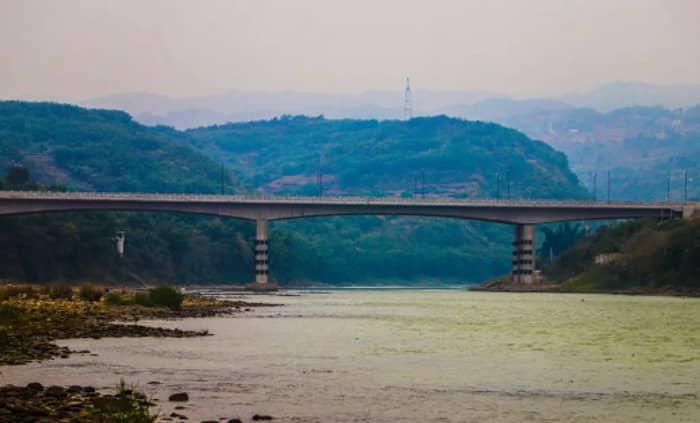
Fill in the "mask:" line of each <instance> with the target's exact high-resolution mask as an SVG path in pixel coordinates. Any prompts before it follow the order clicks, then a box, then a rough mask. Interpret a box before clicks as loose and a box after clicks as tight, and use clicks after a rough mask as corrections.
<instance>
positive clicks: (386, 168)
mask: <svg viewBox="0 0 700 423" xmlns="http://www.w3.org/2000/svg"><path fill="white" fill-rule="evenodd" d="M0 111H1V112H0V146H2V148H1V149H0V163H1V164H3V165H5V164H10V163H12V162H16V163H21V164H23V165H24V166H26V169H28V170H29V174H30V175H36V177H37V178H36V179H38V181H39V182H40V184H39V185H36V184H33V183H32V182H31V181H24V184H20V185H18V184H17V181H5V182H4V183H3V189H18V188H19V189H23V188H24V189H26V188H33V189H46V188H47V185H48V184H61V185H64V186H65V187H66V188H68V189H77V190H91V189H95V190H101V191H111V190H124V191H146V192H149V191H150V192H154V191H165V192H202V193H204V192H207V193H212V192H218V191H219V190H220V175H221V164H222V162H223V164H224V165H225V166H226V167H225V172H224V174H225V186H226V190H227V192H229V193H230V192H236V193H244V192H265V193H274V194H312V195H313V194H316V172H317V166H318V161H319V157H320V156H322V157H323V158H322V166H323V169H324V171H323V172H324V181H325V184H324V185H325V187H326V193H327V194H330V195H403V196H407V195H413V190H414V182H415V180H416V178H417V179H418V190H419V191H421V192H424V193H425V195H426V196H454V197H469V198H473V197H480V198H483V197H494V196H496V195H497V193H498V192H500V195H501V196H502V197H505V196H506V193H507V191H508V190H507V187H506V180H507V175H509V176H510V181H511V194H512V197H513V198H523V197H526V198H581V197H582V196H584V195H586V194H585V191H584V190H583V189H582V188H581V187H580V186H579V184H578V181H577V179H576V177H575V176H574V175H573V174H572V173H571V171H570V170H569V169H568V167H567V164H566V159H565V157H564V156H563V155H562V154H561V153H558V152H556V151H554V150H553V149H551V148H550V147H548V146H546V145H545V144H543V143H539V142H534V141H531V140H529V139H528V138H527V137H525V136H524V135H522V134H520V133H518V132H516V131H513V130H510V129H507V128H503V127H501V126H498V125H494V124H485V123H478V122H466V121H461V120H457V119H449V118H445V117H435V118H421V119H413V120H411V121H408V122H399V121H384V122H377V121H357V120H338V121H336V120H326V119H322V118H304V117H295V118H280V119H274V120H271V121H263V122H252V123H248V124H236V125H224V126H218V127H211V128H200V129H197V130H193V131H187V132H179V131H175V130H173V129H169V128H163V127H145V126H142V125H139V124H137V123H134V122H133V121H131V119H130V118H129V116H128V115H125V114H123V113H121V112H112V111H104V110H86V109H81V108H77V107H73V106H65V105H57V104H46V103H21V102H5V103H0ZM202 153H203V154H202ZM422 175H425V176H424V180H425V184H424V186H423V184H421V180H423V177H422ZM497 175H500V176H497ZM499 179H500V183H499V182H498V180H499ZM253 229H254V228H253V224H252V223H250V222H243V221H236V220H231V219H227V220H224V219H219V218H214V217H205V216H187V215H174V214H149V213H82V214H52V215H36V216H16V217H0V233H2V235H0V248H2V250H3V251H4V252H5V254H4V256H3V257H2V258H0V279H11V280H12V279H15V280H29V281H42V282H43V281H52V280H86V279H90V280H98V281H108V282H119V281H121V282H135V281H147V282H150V281H156V280H160V281H169V282H179V283H210V282H216V283H221V282H248V281H250V280H252V277H253V274H252V267H253V266H252V261H253V255H252V253H251V245H252V241H253V239H252V238H253ZM117 230H123V231H125V232H126V234H127V248H126V251H127V252H126V254H125V257H124V258H123V259H119V258H118V257H116V253H115V251H114V243H113V239H112V238H113V237H114V234H115V232H116V231H117ZM511 236H512V235H511V228H510V227H508V226H505V225H495V224H487V223H478V222H466V221H455V220H447V219H429V218H401V217H391V216H356V217H333V218H315V219H308V220H300V221H289V222H273V224H272V226H271V240H270V243H271V246H270V247H271V257H270V262H271V271H272V276H273V278H275V279H277V280H278V281H280V282H282V283H291V282H309V281H315V282H327V283H397V282H402V283H407V282H415V283H423V282H426V281H431V282H438V283H443V282H476V281H479V280H482V279H485V278H489V277H492V276H495V275H498V274H502V273H505V272H507V271H508V269H509V267H510V241H511Z"/></svg>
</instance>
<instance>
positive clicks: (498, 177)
mask: <svg viewBox="0 0 700 423" xmlns="http://www.w3.org/2000/svg"><path fill="white" fill-rule="evenodd" d="M496 198H501V174H500V173H496Z"/></svg>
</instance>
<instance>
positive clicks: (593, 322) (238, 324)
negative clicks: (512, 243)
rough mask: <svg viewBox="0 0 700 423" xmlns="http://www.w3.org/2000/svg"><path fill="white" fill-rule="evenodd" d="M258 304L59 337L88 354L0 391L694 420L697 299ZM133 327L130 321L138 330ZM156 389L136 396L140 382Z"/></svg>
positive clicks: (348, 414) (339, 411)
mask: <svg viewBox="0 0 700 423" xmlns="http://www.w3.org/2000/svg"><path fill="white" fill-rule="evenodd" d="M298 294H299V295H294V296H255V297H254V300H255V301H265V302H273V303H282V304H284V306H282V307H273V308H272V307H271V308H259V309H256V310H254V311H251V312H250V313H248V314H246V315H244V316H237V317H216V318H206V319H185V320H178V321H151V322H147V324H151V325H158V326H166V327H179V328H182V329H198V330H199V329H208V330H209V331H210V332H212V333H213V336H209V337H205V338H185V339H170V338H165V339H152V338H121V339H100V340H92V339H79V340H67V341H61V342H60V344H61V345H66V346H68V347H70V348H72V349H75V350H83V349H88V350H90V351H91V352H92V353H94V354H97V355H96V356H95V355H85V354H83V355H79V354H75V355H72V356H71V357H70V358H68V359H56V360H51V361H46V362H43V363H33V364H29V365H24V366H15V367H4V368H0V379H2V382H3V383H14V384H24V383H28V382H33V381H39V382H41V383H43V384H45V385H46V384H62V385H66V384H80V385H93V386H96V387H98V388H110V387H113V386H114V385H116V384H117V383H118V382H119V380H120V379H124V380H126V381H127V382H129V383H135V384H136V385H138V386H139V387H140V388H141V389H142V390H144V391H146V392H147V393H148V394H149V395H151V396H152V397H153V398H155V399H157V400H158V401H157V402H158V404H159V405H158V407H157V408H159V409H160V411H161V413H162V414H163V415H164V416H167V415H169V414H170V413H171V412H172V411H173V407H174V406H175V405H176V404H174V403H169V402H168V401H167V397H168V395H169V394H170V393H173V392H179V391H185V392H188V393H189V394H190V401H189V402H188V403H187V404H185V407H186V408H185V409H184V410H181V411H178V412H179V413H181V414H184V415H187V416H188V417H189V418H190V421H191V420H197V419H199V420H202V419H215V420H216V419H219V418H222V417H226V418H230V417H236V416H237V417H241V418H243V419H244V421H247V420H249V419H250V417H251V416H252V415H253V414H255V413H258V414H269V415H272V416H274V417H275V421H289V422H306V421H322V422H330V421H333V422H364V421H372V422H397V421H399V422H400V421H406V422H409V421H421V422H463V421H478V422H482V421H484V422H491V421H493V422H522V421H535V422H540V421H547V422H559V421H567V422H568V421H577V422H578V421H580V422H587V421H602V422H667V421H669V422H670V421H673V422H686V421H687V422H697V421H700V299H687V298H669V297H633V296H614V295H576V294H539V293H538V294H510V293H486V292H467V291H463V290H348V291H327V292H323V293H321V292H316V293H314V292H299V293H298ZM142 323H143V322H142ZM153 381H156V382H160V384H149V382H153Z"/></svg>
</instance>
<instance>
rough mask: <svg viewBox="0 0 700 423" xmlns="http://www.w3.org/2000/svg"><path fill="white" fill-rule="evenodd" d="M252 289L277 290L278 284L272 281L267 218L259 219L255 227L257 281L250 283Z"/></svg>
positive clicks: (249, 287)
mask: <svg viewBox="0 0 700 423" xmlns="http://www.w3.org/2000/svg"><path fill="white" fill-rule="evenodd" d="M246 289H248V290H250V291H276V290H277V284H276V283H272V282H270V264H269V245H268V229H267V219H257V220H256V229H255V282H253V283H251V284H248V285H247V286H246Z"/></svg>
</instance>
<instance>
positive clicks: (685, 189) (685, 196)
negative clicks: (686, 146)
mask: <svg viewBox="0 0 700 423" xmlns="http://www.w3.org/2000/svg"><path fill="white" fill-rule="evenodd" d="M683 191H684V194H683V203H684V204H685V203H687V202H688V171H687V170H686V171H685V186H684V188H683Z"/></svg>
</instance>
